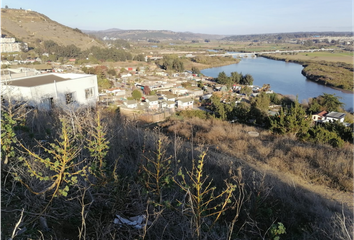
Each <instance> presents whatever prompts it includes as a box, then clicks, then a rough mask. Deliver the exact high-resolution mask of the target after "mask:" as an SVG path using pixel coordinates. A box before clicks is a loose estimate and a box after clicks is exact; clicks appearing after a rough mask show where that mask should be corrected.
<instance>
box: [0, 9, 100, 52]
mask: <svg viewBox="0 0 354 240" xmlns="http://www.w3.org/2000/svg"><path fill="white" fill-rule="evenodd" d="M1 32H2V35H6V37H15V38H16V39H17V40H18V41H23V42H26V43H28V44H29V46H36V44H39V43H40V42H43V41H45V40H53V41H54V42H56V43H58V44H59V45H64V46H67V45H70V44H74V45H75V46H77V47H79V48H81V49H82V50H85V49H88V48H90V47H91V46H102V44H101V43H100V42H98V41H97V40H95V39H93V38H91V37H90V36H88V35H87V34H84V33H82V32H81V31H80V30H78V29H72V28H70V27H67V26H64V25H62V24H60V23H57V22H55V21H53V20H51V19H50V18H48V17H47V16H45V15H43V14H40V13H38V12H35V11H30V10H22V9H3V8H2V9H1Z"/></svg>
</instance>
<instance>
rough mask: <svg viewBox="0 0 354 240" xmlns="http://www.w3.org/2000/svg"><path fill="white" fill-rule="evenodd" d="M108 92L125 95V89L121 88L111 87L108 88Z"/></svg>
mask: <svg viewBox="0 0 354 240" xmlns="http://www.w3.org/2000/svg"><path fill="white" fill-rule="evenodd" d="M106 93H110V94H113V95H115V96H124V95H125V90H124V89H121V88H110V89H107V90H106Z"/></svg>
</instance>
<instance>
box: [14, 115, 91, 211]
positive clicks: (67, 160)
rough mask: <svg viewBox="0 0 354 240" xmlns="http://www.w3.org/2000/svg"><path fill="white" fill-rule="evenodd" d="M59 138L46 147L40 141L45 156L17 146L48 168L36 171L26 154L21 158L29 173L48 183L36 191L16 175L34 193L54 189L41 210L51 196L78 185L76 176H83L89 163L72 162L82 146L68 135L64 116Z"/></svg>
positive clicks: (65, 191) (64, 192)
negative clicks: (86, 164)
mask: <svg viewBox="0 0 354 240" xmlns="http://www.w3.org/2000/svg"><path fill="white" fill-rule="evenodd" d="M60 139H61V141H59V140H56V143H50V144H49V145H50V147H49V148H47V147H45V146H43V144H41V143H39V146H40V148H41V149H43V150H44V151H45V152H46V153H47V156H48V157H46V156H45V154H44V153H43V154H41V155H40V154H36V153H34V151H32V150H30V149H28V148H27V147H25V146H24V145H23V144H22V143H20V146H21V147H22V148H23V149H24V150H25V151H26V153H27V154H28V155H29V156H30V157H32V158H33V160H34V162H35V163H39V164H41V165H44V166H45V169H46V170H49V171H39V170H37V169H35V168H33V163H31V162H30V161H29V159H27V158H26V157H22V158H21V160H22V161H23V162H24V165H25V167H26V168H27V171H28V172H29V173H30V174H31V176H34V177H35V178H37V179H39V180H40V181H43V182H48V181H49V182H50V185H49V186H48V187H46V188H45V189H43V190H41V191H38V192H37V191H35V190H33V189H32V188H31V187H29V186H28V185H27V184H26V183H24V182H23V181H22V180H21V178H20V177H21V176H18V175H17V176H16V178H15V179H16V180H18V181H20V182H21V183H23V184H24V185H25V186H26V187H27V188H28V189H29V190H30V191H31V192H32V193H34V194H36V195H41V194H45V193H47V192H50V191H52V190H54V191H53V193H52V197H51V199H50V201H49V202H48V204H47V205H46V207H45V208H44V210H43V211H42V213H43V212H44V211H45V210H46V209H47V207H48V206H49V204H50V203H51V202H52V200H53V198H54V197H57V196H61V195H62V196H67V194H68V191H69V186H72V185H75V184H77V183H78V176H85V175H86V172H87V167H88V166H82V163H83V161H81V162H75V160H76V158H77V156H78V154H79V152H80V151H81V150H82V147H81V146H80V145H78V144H77V142H76V138H75V137H74V136H73V135H72V134H71V128H70V127H69V126H68V124H67V121H66V120H65V119H64V118H63V119H62V128H61V135H60ZM15 174H16V173H15Z"/></svg>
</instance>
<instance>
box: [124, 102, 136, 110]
mask: <svg viewBox="0 0 354 240" xmlns="http://www.w3.org/2000/svg"><path fill="white" fill-rule="evenodd" d="M124 105H125V106H127V108H137V106H138V104H137V103H136V101H135V100H128V101H126V102H124Z"/></svg>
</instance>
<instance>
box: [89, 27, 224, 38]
mask: <svg viewBox="0 0 354 240" xmlns="http://www.w3.org/2000/svg"><path fill="white" fill-rule="evenodd" d="M83 32H86V33H89V34H92V35H94V36H97V37H99V38H103V37H109V38H120V39H125V40H135V41H137V40H149V39H154V40H160V41H164V40H186V41H188V40H205V39H210V40H215V39H221V38H224V37H226V35H217V34H203V33H192V32H174V31H170V30H122V29H117V28H111V29H107V30H100V31H90V30H83Z"/></svg>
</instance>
